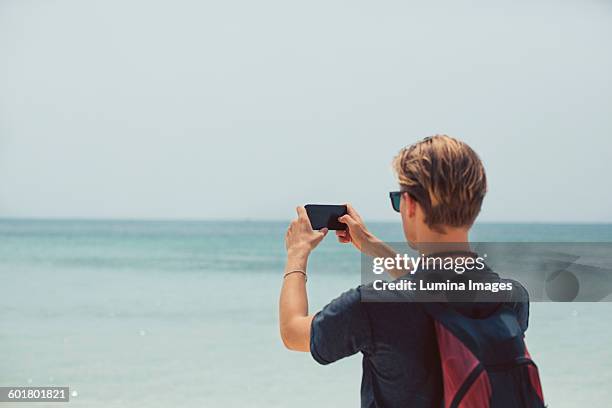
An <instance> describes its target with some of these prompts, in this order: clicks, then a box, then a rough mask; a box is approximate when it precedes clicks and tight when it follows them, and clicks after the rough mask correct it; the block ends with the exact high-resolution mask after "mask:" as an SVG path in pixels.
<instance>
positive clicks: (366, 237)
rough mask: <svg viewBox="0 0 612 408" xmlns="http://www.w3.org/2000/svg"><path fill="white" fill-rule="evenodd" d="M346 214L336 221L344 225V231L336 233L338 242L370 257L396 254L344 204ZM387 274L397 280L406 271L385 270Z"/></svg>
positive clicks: (385, 256) (349, 206)
mask: <svg viewBox="0 0 612 408" xmlns="http://www.w3.org/2000/svg"><path fill="white" fill-rule="evenodd" d="M346 207H347V210H348V213H347V214H346V215H343V216H342V217H340V218H338V221H340V222H342V223H344V224H346V226H347V229H346V230H345V231H336V236H337V237H338V241H340V242H341V243H343V244H348V243H351V244H353V246H355V248H357V249H358V250H359V251H360V252H363V253H364V254H366V255H368V256H372V257H381V258H394V257H395V255H396V254H397V252H396V251H395V250H394V249H393V248H392V247H390V246H389V245H387V244H385V243H384V242H383V241H381V240H380V239H378V238H376V237H375V236H374V235H373V234H372V233H371V232H370V231H368V229H367V228H366V226H365V223H364V222H363V219H362V218H361V216H360V215H359V214H358V213H357V211H356V210H355V209H354V208H353V206H352V205H350V204H346ZM387 273H388V274H389V275H390V276H391V277H392V278H393V279H397V278H399V277H400V276H403V275H405V274H406V273H408V271H405V270H404V271H402V270H397V269H387Z"/></svg>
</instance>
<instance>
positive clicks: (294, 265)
mask: <svg viewBox="0 0 612 408" xmlns="http://www.w3.org/2000/svg"><path fill="white" fill-rule="evenodd" d="M308 255H310V251H307V250H304V249H298V248H295V249H293V248H292V249H288V250H287V266H286V267H285V271H292V270H301V271H304V272H305V271H306V264H307V263H308Z"/></svg>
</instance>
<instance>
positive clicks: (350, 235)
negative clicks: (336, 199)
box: [336, 204, 381, 256]
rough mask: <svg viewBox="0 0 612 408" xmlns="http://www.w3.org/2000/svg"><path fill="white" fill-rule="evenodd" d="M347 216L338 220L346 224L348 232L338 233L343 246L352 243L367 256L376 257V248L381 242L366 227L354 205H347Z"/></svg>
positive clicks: (340, 231)
mask: <svg viewBox="0 0 612 408" xmlns="http://www.w3.org/2000/svg"><path fill="white" fill-rule="evenodd" d="M346 209H347V214H346V215H343V216H342V217H340V218H338V221H340V222H341V223H343V224H346V226H347V229H346V230H338V231H336V236H337V237H338V241H340V242H341V243H343V244H348V243H349V242H350V243H352V244H353V245H354V246H355V248H357V249H358V250H359V251H361V252H363V253H365V254H366V255H370V256H376V253H374V252H375V247H376V246H377V244H378V245H380V243H381V241H380V240H379V239H378V238H376V237H375V236H374V235H372V233H370V231H368V229H367V228H366V226H365V223H364V222H363V220H362V219H361V216H360V215H359V214H358V213H357V211H355V209H354V208H353V206H352V205H350V204H346Z"/></svg>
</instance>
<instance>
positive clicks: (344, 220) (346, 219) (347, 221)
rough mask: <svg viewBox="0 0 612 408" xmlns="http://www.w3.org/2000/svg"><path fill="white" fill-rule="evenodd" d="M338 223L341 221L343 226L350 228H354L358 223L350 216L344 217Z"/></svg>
mask: <svg viewBox="0 0 612 408" xmlns="http://www.w3.org/2000/svg"><path fill="white" fill-rule="evenodd" d="M338 221H340V222H341V223H343V224H346V225H348V226H349V228H350V227H352V226H354V225H355V224H357V223H356V221H355V220H354V219H353V217H351V216H350V215H348V214H345V215H343V216H342V217H339V218H338Z"/></svg>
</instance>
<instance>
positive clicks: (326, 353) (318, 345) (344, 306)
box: [310, 288, 372, 364]
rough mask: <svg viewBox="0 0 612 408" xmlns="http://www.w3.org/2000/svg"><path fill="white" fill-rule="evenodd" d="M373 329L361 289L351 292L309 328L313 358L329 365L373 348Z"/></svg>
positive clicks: (323, 311) (322, 312)
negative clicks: (362, 300) (362, 298)
mask: <svg viewBox="0 0 612 408" xmlns="http://www.w3.org/2000/svg"><path fill="white" fill-rule="evenodd" d="M371 338H372V335H371V328H370V323H369V319H368V316H367V312H366V310H365V307H364V305H363V303H362V302H361V294H360V289H359V288H357V289H351V290H349V291H348V292H345V293H343V294H342V295H340V297H338V298H337V299H335V300H333V301H332V302H331V303H330V304H328V305H327V306H325V307H324V308H323V309H322V310H321V311H320V312H319V313H317V314H316V315H315V317H314V318H313V320H312V325H311V327H310V354H311V355H312V357H313V358H314V359H315V360H316V361H317V362H318V363H320V364H329V363H333V362H334V361H337V360H339V359H341V358H344V357H347V356H350V355H353V354H355V353H358V352H360V351H367V350H368V349H369V348H370V345H371Z"/></svg>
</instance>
